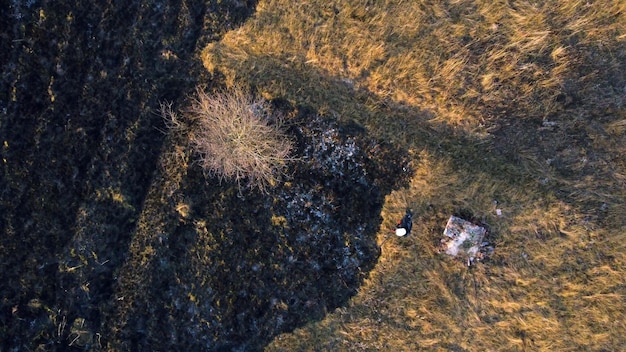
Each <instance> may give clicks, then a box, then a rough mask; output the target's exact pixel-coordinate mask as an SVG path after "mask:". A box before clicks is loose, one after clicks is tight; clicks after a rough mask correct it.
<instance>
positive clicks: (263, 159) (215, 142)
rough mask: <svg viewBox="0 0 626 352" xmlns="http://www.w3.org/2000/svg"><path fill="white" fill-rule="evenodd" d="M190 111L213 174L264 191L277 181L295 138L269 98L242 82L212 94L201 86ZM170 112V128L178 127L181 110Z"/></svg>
mask: <svg viewBox="0 0 626 352" xmlns="http://www.w3.org/2000/svg"><path fill="white" fill-rule="evenodd" d="M185 113H186V114H187V117H188V118H189V120H191V121H194V127H193V128H192V131H190V137H189V138H190V142H191V145H192V147H193V149H194V150H195V152H196V153H197V154H198V155H199V162H200V165H201V166H202V168H203V169H204V170H205V171H206V172H207V173H209V174H211V175H213V176H216V177H218V178H219V179H220V180H227V181H234V182H236V183H237V185H238V186H239V187H240V188H241V187H242V186H250V187H256V188H259V189H261V190H263V191H265V190H266V189H267V187H269V186H271V185H273V184H275V183H276V182H277V180H278V178H277V177H278V176H279V174H280V171H281V170H282V168H283V167H284V166H285V164H286V162H287V161H288V160H289V155H290V153H291V150H292V148H293V143H292V142H291V140H290V139H289V138H288V137H287V136H286V135H285V134H284V133H283V132H282V131H281V119H280V118H279V117H278V116H277V115H273V114H271V113H270V109H269V105H268V103H267V101H266V100H265V99H262V98H260V99H255V98H253V97H252V95H250V94H247V93H245V92H244V90H243V89H241V88H238V87H235V88H231V89H229V90H227V91H223V92H218V93H215V94H212V95H209V94H207V93H205V92H204V91H203V90H201V89H197V90H196V97H195V98H194V100H193V101H192V104H191V106H190V107H189V109H188V110H187V111H186V112H185ZM165 115H166V116H168V119H169V125H170V127H173V128H177V125H179V124H180V122H179V121H178V118H177V117H176V115H175V114H174V113H172V112H171V110H169V111H167V109H166V111H165Z"/></svg>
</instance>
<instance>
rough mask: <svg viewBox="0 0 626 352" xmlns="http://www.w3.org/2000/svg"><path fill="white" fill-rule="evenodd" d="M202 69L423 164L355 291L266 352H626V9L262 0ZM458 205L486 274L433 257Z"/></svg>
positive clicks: (392, 207) (577, 4) (611, 1)
mask: <svg viewBox="0 0 626 352" xmlns="http://www.w3.org/2000/svg"><path fill="white" fill-rule="evenodd" d="M203 60H204V64H205V66H206V67H207V69H208V70H209V71H211V72H214V73H220V74H223V75H224V77H225V79H226V82H227V83H228V84H230V85H233V84H235V83H242V82H243V83H245V84H249V85H252V86H255V87H257V88H258V89H259V91H261V92H262V94H263V95H264V96H265V97H266V98H273V97H282V98H286V99H289V100H291V101H292V102H294V103H296V104H307V105H310V106H312V107H314V108H315V109H317V110H318V111H320V112H321V113H322V114H328V115H335V116H337V117H338V118H339V119H343V120H353V121H357V122H358V123H360V124H362V125H363V126H365V127H366V128H368V131H369V132H370V133H372V134H373V135H375V136H377V137H379V138H382V139H385V140H388V141H391V142H393V143H395V144H397V145H399V146H401V147H403V148H406V149H407V150H409V151H411V152H412V155H414V166H415V167H414V169H415V170H416V173H415V175H414V176H413V179H412V180H411V183H410V185H409V186H408V187H407V188H406V189H402V190H398V191H396V192H393V193H392V194H390V195H389V196H388V197H387V199H386V203H385V207H384V209H383V218H384V222H383V225H382V228H381V231H380V234H379V243H381V244H382V243H383V241H384V244H383V248H382V255H381V258H380V261H379V263H378V264H377V266H376V267H375V268H374V270H373V271H372V272H371V274H370V277H369V279H368V280H367V281H366V282H365V283H364V285H363V286H362V287H361V290H360V292H359V293H358V294H357V295H356V296H355V297H354V298H353V299H352V300H351V302H350V304H349V305H348V306H347V307H343V308H340V309H337V310H336V311H334V312H331V313H330V314H329V315H328V316H327V317H326V318H325V319H323V320H322V321H320V322H314V323H311V324H310V325H308V326H305V327H303V328H300V329H297V330H296V331H295V332H293V333H291V334H284V335H281V336H279V337H278V338H277V339H276V340H275V341H274V342H273V343H272V344H271V345H270V346H268V348H267V350H268V351H314V350H337V351H359V350H363V351H378V350H399V351H413V350H420V349H421V350H434V351H438V350H441V351H447V350H469V351H484V350H490V351H492V350H501V351H522V350H529V351H530V350H532V351H534V350H537V351H542V350H543V351H554V350H565V351H568V350H603V349H604V350H623V349H626V341H625V340H624V339H623V331H626V323H625V322H624V320H623V316H626V305H625V304H624V299H625V297H626V287H625V286H624V279H623V278H624V277H625V276H626V248H625V246H624V243H626V234H625V233H624V232H623V230H621V229H623V228H625V227H626V218H625V217H624V216H623V214H624V213H626V205H625V204H626V176H625V175H626V158H625V157H624V155H626V133H625V131H626V128H625V127H624V126H626V123H624V121H625V120H626V110H625V108H624V106H625V103H626V101H625V99H624V98H625V97H626V95H625V94H624V86H626V3H624V2H623V1H616V0H603V1H594V2H585V1H544V2H539V3H536V2H530V1H519V2H518V1H516V2H508V1H486V0H456V1H446V2H444V1H382V0H381V1H357V0H354V1H349V0H343V1H336V2H325V1H313V0H305V1H298V2H297V3H293V2H289V1H285V0H267V1H260V3H259V5H258V11H257V14H256V15H255V17H254V18H253V19H251V20H250V21H248V22H247V23H246V24H245V25H244V26H243V27H241V28H240V29H237V30H235V31H232V32H230V33H228V34H227V35H226V36H225V37H224V38H223V40H221V41H220V42H218V43H214V44H211V45H209V46H207V47H206V48H205V50H204V51H203ZM407 207H410V208H412V209H413V211H414V214H415V218H414V224H415V225H414V230H413V233H414V235H412V236H411V237H408V238H403V239H396V238H390V239H388V240H387V241H385V240H386V239H387V237H386V236H387V234H388V231H389V229H391V228H393V225H394V224H395V223H396V221H397V220H398V219H399V218H400V217H401V216H402V214H403V213H404V210H405V209H406V208H407ZM496 207H497V208H499V209H501V210H502V213H503V215H502V216H497V215H496V214H495V208H496ZM459 209H469V210H471V211H472V212H473V213H474V215H476V216H478V217H479V218H481V219H483V220H484V221H485V222H486V223H488V224H489V225H490V227H491V229H492V232H493V234H494V240H495V242H496V252H495V255H494V257H493V258H492V261H489V262H486V263H481V264H479V265H477V266H475V267H473V268H471V269H468V268H467V267H465V266H464V265H463V263H461V262H460V261H457V260H454V259H452V258H448V257H446V256H442V255H441V254H439V253H438V250H437V244H438V243H439V242H438V241H439V238H440V236H441V232H442V231H443V226H444V225H445V220H446V219H447V217H448V216H449V215H450V214H451V213H452V212H455V211H458V210H459Z"/></svg>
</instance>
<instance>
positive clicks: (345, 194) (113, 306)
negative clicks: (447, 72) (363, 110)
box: [0, 0, 406, 351]
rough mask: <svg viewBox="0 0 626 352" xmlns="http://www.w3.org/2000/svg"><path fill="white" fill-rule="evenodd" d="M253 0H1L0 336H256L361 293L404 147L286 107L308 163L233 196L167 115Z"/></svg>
mask: <svg viewBox="0 0 626 352" xmlns="http://www.w3.org/2000/svg"><path fill="white" fill-rule="evenodd" d="M254 5H255V4H254V1H248V2H247V3H246V2H243V1H232V2H229V1H224V2H223V1H209V2H202V1H150V0H146V1H140V2H131V3H128V2H123V1H112V2H106V3H103V2H97V1H85V2H78V1H55V2H46V1H21V2H20V1H13V2H11V3H10V4H3V5H1V6H2V11H0V47H1V50H0V62H1V63H2V73H1V80H0V82H1V83H0V84H1V89H0V143H2V147H0V148H1V149H0V152H1V160H0V162H1V164H2V165H1V166H0V170H1V171H0V275H1V282H0V350H2V351H5V350H6V351H12V350H63V351H65V350H72V349H73V350H136V351H143V350H151V351H156V350H168V351H169V350H183V351H188V350H232V349H245V350H256V349H260V348H261V347H262V346H263V345H264V344H265V343H267V342H268V341H269V340H270V339H271V337H272V336H274V335H276V334H278V333H280V332H283V331H289V330H292V329H293V328H295V327H296V326H297V325H300V324H303V323H305V322H307V321H309V320H311V319H319V318H321V317H322V316H323V315H324V313H325V312H326V311H327V310H329V309H332V308H334V307H337V306H340V305H342V304H344V303H345V302H346V300H347V299H348V298H349V297H350V296H351V295H352V294H354V293H355V292H356V290H358V285H359V284H360V281H361V280H362V278H363V277H364V276H365V275H367V272H368V271H369V269H371V267H372V266H373V264H374V263H375V260H376V258H377V255H378V254H377V248H376V245H375V240H374V237H375V233H376V231H377V230H378V226H379V224H380V218H379V216H378V213H379V211H380V207H381V204H382V200H383V197H384V195H385V194H386V193H387V192H389V191H390V190H391V188H392V187H393V185H394V184H396V182H397V181H398V180H399V179H401V178H402V177H404V176H406V173H405V172H403V171H402V168H403V167H404V166H405V165H403V162H404V160H405V159H404V157H403V153H402V152H400V151H395V150H393V149H392V148H390V147H389V146H385V145H384V144H380V143H378V142H377V141H374V140H372V139H371V138H369V137H367V134H366V132H365V131H364V130H362V129H360V128H358V127H354V126H339V125H337V124H336V123H335V122H332V121H328V120H325V119H324V118H322V117H320V116H318V115H317V114H315V112H313V111H309V110H307V109H303V108H293V107H289V106H282V107H281V106H280V105H281V104H278V105H277V108H280V109H283V110H285V111H286V113H291V114H292V121H291V122H292V125H291V126H292V127H290V133H291V134H292V136H293V138H294V139H295V140H296V141H297V144H298V148H299V149H298V152H297V154H298V155H297V156H298V157H299V158H300V159H298V161H297V162H294V163H292V165H290V169H289V174H290V178H289V180H288V181H289V182H286V183H285V184H284V185H281V186H280V187H278V188H276V189H274V190H273V191H272V192H271V193H270V194H269V195H266V194H261V193H255V192H248V193H245V192H244V193H240V192H238V191H237V190H236V187H234V185H228V184H219V183H217V182H215V180H211V179H208V180H207V178H206V177H205V175H204V174H203V173H202V172H201V170H198V168H197V165H195V164H194V163H193V155H192V154H191V153H189V152H188V151H186V150H185V148H186V144H185V140H184V139H185V137H184V136H175V135H168V134H167V131H166V127H165V124H164V122H163V118H162V117H161V116H160V114H159V113H158V108H159V103H161V102H164V101H171V102H174V105H175V106H178V105H179V104H184V101H185V97H186V95H187V94H189V93H190V92H192V91H193V89H194V87H195V86H196V85H197V84H202V85H205V86H208V87H213V86H219V82H216V81H212V78H211V77H207V76H206V74H205V73H204V70H203V68H202V67H201V64H200V62H199V60H198V59H197V53H198V52H199V50H201V49H202V47H203V46H204V45H205V44H206V43H208V42H210V41H214V40H218V39H219V38H220V36H221V35H222V34H223V33H225V32H226V31H228V30H230V29H232V28H234V27H236V26H237V25H238V24H240V23H241V22H242V21H244V20H245V19H246V18H247V17H248V16H250V15H252V14H253V10H254ZM283 105H284V104H283ZM180 150H183V152H181V153H182V154H180V155H182V157H183V159H176V156H177V155H179V154H178V151H180Z"/></svg>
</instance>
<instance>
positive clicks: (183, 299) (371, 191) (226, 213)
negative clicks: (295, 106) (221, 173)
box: [153, 109, 409, 351]
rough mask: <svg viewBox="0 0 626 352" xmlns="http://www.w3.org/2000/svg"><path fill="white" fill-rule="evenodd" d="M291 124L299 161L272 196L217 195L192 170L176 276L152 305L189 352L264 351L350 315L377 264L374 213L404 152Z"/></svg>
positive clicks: (344, 132) (350, 129) (401, 175)
mask: <svg viewBox="0 0 626 352" xmlns="http://www.w3.org/2000/svg"><path fill="white" fill-rule="evenodd" d="M290 125H291V127H290V133H292V134H293V135H294V136H295V139H296V144H297V151H296V153H295V154H297V155H296V158H295V160H294V161H293V162H291V164H290V167H289V170H288V175H289V176H288V177H287V181H286V182H284V183H282V184H280V185H278V186H277V187H274V188H272V189H270V190H269V192H268V193H261V192H256V191H250V190H248V191H243V192H238V191H237V189H236V187H234V186H233V187H230V188H229V190H230V191H226V192H224V186H225V185H221V186H220V187H210V186H207V185H206V184H205V183H204V182H206V179H204V178H203V176H202V172H201V171H200V170H199V168H196V167H193V166H192V167H190V170H189V173H188V175H187V180H186V182H185V185H184V186H183V189H182V191H183V192H184V193H185V194H186V197H185V199H187V201H188V202H189V204H191V206H190V208H191V210H190V212H191V214H190V215H189V216H188V217H187V218H186V219H185V221H183V222H181V223H180V225H179V226H178V227H177V229H176V231H175V233H174V234H172V235H171V236H170V237H171V238H176V243H173V242H172V243H170V245H169V246H170V249H169V250H170V251H172V253H177V254H174V256H175V258H176V259H175V261H176V264H175V266H176V269H174V268H171V270H166V271H164V274H165V276H167V275H170V277H171V280H168V283H167V284H166V285H165V286H167V290H169V294H166V295H161V297H162V299H163V302H153V303H154V304H157V305H159V306H161V307H168V308H167V309H169V310H171V312H170V313H168V314H167V316H177V318H176V319H175V320H176V321H177V322H178V323H177V324H176V326H171V328H169V330H168V334H174V335H176V336H177V337H175V338H173V340H176V341H185V342H186V343H187V344H190V346H187V347H189V348H202V349H204V350H246V351H248V350H260V349H262V347H263V346H265V345H266V344H267V343H268V342H269V341H270V340H271V338H272V337H274V336H276V335H277V334H279V333H283V332H287V331H291V330H293V329H295V328H296V327H298V326H301V325H303V324H305V323H307V322H309V321H312V320H318V319H321V318H322V317H323V316H324V315H325V314H326V312H329V311H332V310H333V309H334V308H336V307H339V306H342V305H344V304H346V302H347V300H348V299H349V298H350V297H351V296H352V295H354V294H355V293H356V292H357V291H358V288H359V285H360V284H361V282H362V280H363V278H364V277H365V276H366V275H368V272H369V271H370V270H371V269H372V267H373V266H374V264H375V263H376V261H377V259H378V255H379V249H378V246H377V244H376V233H377V231H378V229H379V226H380V223H381V217H380V210H381V207H382V204H383V200H384V196H385V194H387V193H388V192H390V191H391V188H392V186H394V185H397V184H398V182H401V181H402V180H403V179H405V178H406V177H407V176H408V175H409V172H408V170H407V168H408V167H407V157H406V153H404V152H400V151H398V150H395V149H393V148H392V147H391V146H389V145H385V144H382V143H380V142H379V141H377V140H375V139H374V138H372V137H369V136H368V135H367V134H366V133H365V131H364V130H363V129H362V128H359V127H355V126H348V125H342V124H340V123H338V122H337V121H334V120H329V119H326V118H323V117H321V116H319V115H317V114H315V113H314V112H311V111H306V109H304V110H303V111H300V112H299V113H297V118H296V119H295V121H290ZM226 186H227V185H226ZM216 188H221V191H219V190H217V189H216ZM175 247H177V248H178V250H176V249H175ZM164 265H165V266H169V265H170V264H167V263H166V264H164ZM174 271H175V272H174ZM161 276H163V275H161ZM163 340H165V336H164V338H163ZM169 340H170V341H171V340H172V336H170V337H169ZM163 343H167V341H163Z"/></svg>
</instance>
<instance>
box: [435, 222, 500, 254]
mask: <svg viewBox="0 0 626 352" xmlns="http://www.w3.org/2000/svg"><path fill="white" fill-rule="evenodd" d="M443 234H444V235H445V237H444V238H443V239H442V240H441V246H442V247H441V250H442V252H445V253H446V254H448V255H451V256H453V257H458V258H461V259H463V260H464V261H466V262H467V265H468V266H470V265H472V264H473V263H474V261H480V260H483V259H485V258H487V256H488V255H490V254H491V253H492V252H493V246H491V245H490V244H489V242H487V241H486V240H485V237H486V236H487V229H486V228H485V227H484V226H480V225H477V224H474V223H472V222H470V221H467V220H465V219H462V218H459V217H456V216H454V215H453V216H450V219H448V223H447V224H446V228H445V229H444V231H443Z"/></svg>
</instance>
